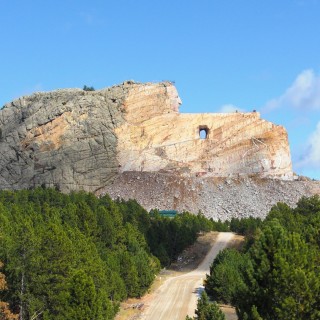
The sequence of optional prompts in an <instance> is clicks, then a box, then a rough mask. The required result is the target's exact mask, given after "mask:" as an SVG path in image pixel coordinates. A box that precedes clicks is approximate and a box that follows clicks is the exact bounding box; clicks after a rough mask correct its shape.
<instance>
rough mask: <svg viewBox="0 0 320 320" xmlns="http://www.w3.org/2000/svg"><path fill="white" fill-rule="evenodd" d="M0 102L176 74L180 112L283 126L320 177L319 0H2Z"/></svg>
mask: <svg viewBox="0 0 320 320" xmlns="http://www.w3.org/2000/svg"><path fill="white" fill-rule="evenodd" d="M0 30H1V31H0V35H1V44H2V45H1V50H0V58H1V60H0V61H1V63H0V72H1V77H0V86H1V91H0V106H1V105H3V104H4V103H6V102H9V101H11V100H13V99H14V98H17V97H19V96H21V95H26V94H31V93H32V92H34V91H49V90H54V89H58V88H72V87H80V88H82V87H83V85H84V84H86V85H89V86H94V87H95V88H96V89H99V88H103V87H107V86H111V85H113V84H117V83H121V82H123V81H124V80H128V79H133V80H135V81H141V82H146V81H161V80H171V81H175V83H176V86H177V89H178V91H179V94H180V97H181V99H182V101H183V105H182V106H181V109H180V111H181V112H219V111H221V110H233V109H234V108H236V109H239V110H244V111H252V110H253V109H256V110H258V111H260V112H261V113H262V117H263V118H265V119H267V120H270V121H273V122H275V123H276V124H281V125H284V126H285V127H286V129H287V130H288V134H289V139H290V144H291V153H292V159H293V164H294V171H295V172H297V173H298V174H301V175H307V176H310V177H312V178H317V179H320V36H319V34H320V0H280V1H279V0H268V1H261V0H260V1H259V0H197V1H195V0H184V1H180V0H179V1H177V0H171V1H168V0H162V1H150V0H149V1H147V0H134V1H133V0H117V1H107V0H104V1H102V0H101V1H98V0H91V1H82V0H77V1H75V0H63V1H62V0H55V1H53V0H46V1H43V0H41V1H40V0H29V1H26V0H20V1H18V0H0Z"/></svg>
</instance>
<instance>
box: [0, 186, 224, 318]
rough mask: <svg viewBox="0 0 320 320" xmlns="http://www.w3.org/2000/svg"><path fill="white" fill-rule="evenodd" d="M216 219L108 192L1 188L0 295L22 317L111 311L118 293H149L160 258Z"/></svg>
mask: <svg viewBox="0 0 320 320" xmlns="http://www.w3.org/2000/svg"><path fill="white" fill-rule="evenodd" d="M216 227H219V223H216V222H213V221H212V220H208V219H206V218H205V217H204V216H203V215H201V214H200V215H192V214H190V213H182V214H179V215H177V216H176V217H175V218H174V219H169V218H163V217H161V216H160V214H159V212H158V211H157V210H153V211H152V212H151V213H150V214H149V213H148V212H146V211H145V210H144V209H143V208H142V207H141V206H140V205H139V204H138V203H137V202H136V201H135V200H129V201H124V200H118V201H113V200H111V199H110V198H109V196H107V195H105V196H103V197H101V198H97V197H95V196H94V195H93V194H90V193H86V192H73V193H71V194H69V195H66V194H62V193H60V192H58V191H57V190H54V189H45V188H37V189H34V190H21V191H0V261H2V262H3V268H2V270H1V272H2V273H3V274H5V276H6V290H2V291H0V301H5V303H6V304H5V306H6V308H7V307H8V304H7V303H9V305H10V309H11V311H12V312H13V314H18V313H19V314H20V319H43V320H50V319H55V320H59V319H61V320H62V319H70V320H72V319H74V320H79V319H94V320H99V319H101V320H102V319H113V318H114V316H115V314H116V312H117V311H118V307H119V302H120V301H121V300H123V299H125V298H127V297H140V296H141V295H142V294H144V293H145V292H146V291H147V290H148V288H149V286H150V284H151V283H152V281H153V280H154V277H155V275H156V274H157V272H158V271H159V269H160V266H161V265H162V266H165V265H168V264H170V262H171V261H172V260H173V259H174V258H175V257H176V256H177V255H178V254H179V253H180V252H181V251H182V250H183V249H184V248H185V247H187V246H188V245H190V244H191V243H193V242H194V241H195V240H196V237H197V234H198V233H199V232H200V231H208V230H211V229H213V228H216Z"/></svg>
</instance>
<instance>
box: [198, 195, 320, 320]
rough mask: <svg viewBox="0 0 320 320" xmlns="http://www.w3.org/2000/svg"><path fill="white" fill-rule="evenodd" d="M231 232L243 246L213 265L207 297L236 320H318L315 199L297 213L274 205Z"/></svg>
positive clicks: (319, 221) (233, 225)
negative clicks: (262, 216) (241, 238)
mask: <svg viewBox="0 0 320 320" xmlns="http://www.w3.org/2000/svg"><path fill="white" fill-rule="evenodd" d="M230 229H231V230H232V231H235V232H238V233H241V234H244V235H245V238H246V242H245V245H244V247H243V248H242V250H240V251H238V250H236V249H225V250H223V251H221V252H220V253H219V254H218V256H217V257H216V259H215V260H214V261H213V263H212V265H211V267H210V274H209V275H208V276H207V279H206V281H205V290H206V293H207V294H208V295H209V297H210V298H211V299H212V300H214V301H216V302H219V303H227V304H231V305H233V306H235V307H236V310H237V314H238V317H239V319H241V320H298V319H299V320H306V319H308V320H317V319H320V198H319V196H313V197H311V198H305V197H303V198H301V199H300V200H299V202H298V203H297V206H296V208H290V207H289V206H288V205H286V204H284V203H278V204H277V205H275V206H274V207H273V208H272V209H271V211H270V212H269V214H268V216H267V218H266V219H265V220H264V221H261V220H260V219H255V218H247V219H242V220H238V219H233V220H232V221H231V222H230ZM197 319H211V318H206V317H203V318H197ZM214 319H215V318H214Z"/></svg>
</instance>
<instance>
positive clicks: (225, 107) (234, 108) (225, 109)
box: [219, 104, 245, 113]
mask: <svg viewBox="0 0 320 320" xmlns="http://www.w3.org/2000/svg"><path fill="white" fill-rule="evenodd" d="M236 111H238V112H245V110H243V109H241V108H239V107H237V106H235V105H233V104H225V105H223V106H221V107H220V109H219V112H221V113H230V112H236Z"/></svg>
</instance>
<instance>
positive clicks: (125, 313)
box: [115, 232, 244, 320]
mask: <svg viewBox="0 0 320 320" xmlns="http://www.w3.org/2000/svg"><path fill="white" fill-rule="evenodd" d="M217 236H218V232H208V233H205V234H202V235H200V236H199V237H198V239H197V241H196V242H195V243H194V244H193V245H192V246H190V247H189V248H187V249H185V250H184V251H183V252H182V253H181V255H180V256H179V259H178V260H177V261H176V262H174V263H172V265H171V266H170V268H168V269H162V270H161V272H160V273H159V274H158V276H157V277H156V279H155V281H154V282H153V284H152V286H151V288H150V289H149V291H148V293H147V294H145V295H144V296H143V297H142V298H141V299H128V300H126V301H125V302H123V303H121V307H120V311H119V313H118V314H117V316H116V318H115V320H138V319H139V317H140V315H141V312H142V311H143V308H144V304H146V303H147V302H148V301H149V299H151V298H152V295H153V293H154V292H155V291H156V290H157V289H158V288H159V287H160V286H161V284H162V283H163V282H164V281H165V280H166V279H167V278H170V277H173V276H177V275H179V274H181V273H186V272H189V271H191V270H193V269H195V268H197V266H198V265H199V264H200V263H201V261H202V260H203V258H204V257H205V256H206V254H207V253H208V251H209V250H210V249H211V247H212V245H213V244H214V243H215V241H216V239H217ZM243 242H244V237H243V236H239V235H235V236H234V238H233V239H232V241H231V244H230V247H232V248H237V249H239V248H241V247H242V245H243ZM141 304H142V305H141ZM137 305H141V308H140V309H139V308H137V307H136V306H137ZM221 309H222V311H223V312H224V313H225V315H226V319H227V320H236V319H237V315H236V312H235V310H234V308H232V307H231V306H226V305H223V306H221ZM168 320H170V319H168Z"/></svg>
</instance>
